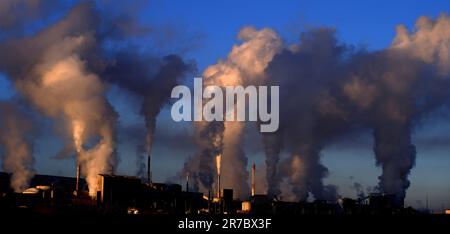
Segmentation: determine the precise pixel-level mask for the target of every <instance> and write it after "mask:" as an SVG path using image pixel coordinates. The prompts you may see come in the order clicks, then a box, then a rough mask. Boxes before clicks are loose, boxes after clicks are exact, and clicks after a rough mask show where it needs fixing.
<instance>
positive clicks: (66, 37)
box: [0, 4, 117, 195]
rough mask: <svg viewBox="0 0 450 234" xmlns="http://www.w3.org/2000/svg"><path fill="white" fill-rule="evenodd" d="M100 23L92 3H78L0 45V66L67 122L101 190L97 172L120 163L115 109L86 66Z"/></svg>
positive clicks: (92, 184) (92, 187) (92, 186)
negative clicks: (41, 27) (35, 31)
mask: <svg viewBox="0 0 450 234" xmlns="http://www.w3.org/2000/svg"><path fill="white" fill-rule="evenodd" d="M96 24H97V18H96V17H95V14H94V13H93V10H92V6H91V5H90V4H80V5H78V6H76V7H75V8H73V9H72V10H71V11H70V13H69V14H68V15H67V16H66V17H64V18H63V19H62V20H60V21H59V22H57V23H56V24H54V25H52V26H50V27H49V28H46V29H44V30H43V31H41V32H39V33H38V34H36V35H35V36H32V37H24V38H21V39H15V40H9V41H6V42H5V43H2V44H1V45H0V48H1V49H0V50H1V51H3V53H2V56H1V57H0V66H1V68H2V70H4V71H6V73H7V75H8V77H10V78H11V79H12V80H13V81H14V83H15V86H16V88H17V90H18V91H19V92H20V93H22V94H23V95H24V96H25V97H26V98H27V99H28V100H29V101H30V102H31V103H32V104H33V105H34V106H35V107H36V108H37V109H38V110H40V111H41V112H43V113H45V114H46V115H48V116H50V117H53V118H55V119H59V120H62V122H64V125H65V126H66V128H67V130H68V132H69V135H70V137H71V138H72V139H73V147H74V149H75V150H76V152H77V155H78V162H79V163H80V164H81V168H82V174H83V175H84V176H86V180H87V182H88V185H89V191H90V193H91V195H94V194H95V193H96V191H97V174H100V173H107V172H111V171H113V170H114V166H115V164H116V158H115V122H116V118H117V114H116V113H115V112H114V110H113V109H112V107H111V105H110V104H109V103H108V101H107V100H106V98H105V85H104V84H103V82H102V81H101V80H100V78H99V77H98V76H97V75H96V74H94V73H93V72H91V71H90V70H89V68H88V66H87V63H88V60H87V58H89V56H90V55H91V54H90V53H91V52H92V51H93V50H94V49H95V47H96V43H97V42H96V38H95V36H96V35H95V27H96ZM31 51H32V53H30V52H31ZM93 141H95V142H93ZM86 144H90V145H92V144H93V146H92V147H90V148H85V145H86Z"/></svg>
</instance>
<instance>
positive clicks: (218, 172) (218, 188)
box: [216, 154, 222, 198]
mask: <svg viewBox="0 0 450 234" xmlns="http://www.w3.org/2000/svg"><path fill="white" fill-rule="evenodd" d="M221 160H222V155H221V154H219V155H217V156H216V167H217V168H216V169H217V197H218V198H220V168H221Z"/></svg>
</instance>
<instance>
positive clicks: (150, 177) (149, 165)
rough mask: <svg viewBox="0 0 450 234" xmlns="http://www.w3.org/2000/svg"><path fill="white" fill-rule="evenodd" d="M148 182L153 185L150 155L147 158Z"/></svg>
mask: <svg viewBox="0 0 450 234" xmlns="http://www.w3.org/2000/svg"><path fill="white" fill-rule="evenodd" d="M147 181H148V183H149V184H152V170H151V155H150V154H148V157H147Z"/></svg>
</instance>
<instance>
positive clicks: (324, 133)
mask: <svg viewBox="0 0 450 234" xmlns="http://www.w3.org/2000/svg"><path fill="white" fill-rule="evenodd" d="M449 23H450V18H449V17H448V16H446V15H442V16H441V17H440V18H439V19H437V20H436V21H433V20H431V19H429V18H426V17H422V18H420V19H419V20H418V22H417V25H416V29H415V32H414V33H413V34H411V35H410V34H408V33H407V31H406V30H405V28H404V27H403V26H399V28H398V32H397V36H396V38H395V39H394V42H393V44H392V46H391V47H390V48H387V49H385V50H382V51H376V52H366V51H355V50H354V49H352V47H349V46H347V45H344V44H339V43H338V42H337V40H336V38H335V36H334V32H333V31H332V30H328V29H315V30H312V31H309V32H306V33H304V34H303V35H302V37H301V41H300V43H299V44H297V45H294V46H291V47H290V49H285V50H284V51H283V52H281V53H279V54H278V55H276V56H275V57H274V59H273V60H272V61H271V63H270V64H269V67H268V69H267V73H268V76H269V77H270V79H269V82H270V84H275V85H280V90H282V92H280V93H281V98H280V99H281V100H280V102H281V106H280V110H281V113H280V116H281V120H280V123H281V124H282V126H281V128H282V129H281V131H280V133H279V134H278V135H283V136H280V138H282V139H283V142H285V143H284V145H286V147H287V148H288V149H289V150H291V151H292V157H291V159H290V165H292V168H291V171H290V172H289V173H288V174H287V175H285V176H288V177H289V180H290V181H291V185H292V190H293V192H294V193H295V194H296V195H297V198H298V199H306V197H307V196H308V193H312V194H313V195H314V197H315V198H319V199H330V198H332V197H333V196H335V192H336V191H335V188H333V187H330V186H324V185H323V183H322V178H324V177H325V176H326V175H327V169H326V168H325V167H324V166H323V165H321V164H320V152H321V150H322V149H323V148H324V147H325V146H326V145H327V144H328V143H329V142H330V141H332V140H333V139H334V138H336V137H343V136H345V134H346V133H348V132H350V131H352V130H355V129H358V128H367V129H372V131H373V134H374V140H375V146H374V152H375V155H376V158H377V165H379V166H381V167H382V169H383V173H382V175H381V176H380V182H379V186H378V189H379V190H381V191H382V192H386V193H391V194H395V195H397V199H398V202H399V205H400V204H401V202H402V201H403V199H404V197H405V193H406V189H407V188H408V187H409V181H408V175H409V173H410V170H411V168H412V167H413V166H414V163H415V156H416V151H415V147H414V145H413V143H412V142H411V134H412V133H413V131H414V126H415V124H417V123H418V122H419V121H420V120H421V119H423V118H424V117H425V116H426V115H427V114H431V112H432V111H433V110H435V109H436V108H439V107H442V106H443V105H445V104H448V103H447V102H448V101H447V100H448V94H449V88H450V83H449V82H450V80H449V77H448V75H449V61H450V59H449V56H450V54H449V50H448V48H449V46H450V33H449V29H450V24H449ZM272 142H273V139H272V141H269V143H270V144H266V154H267V157H268V159H269V158H273V154H274V153H273V152H279V145H280V144H274V143H272ZM275 158H276V157H275ZM268 161H269V162H270V160H268ZM282 177H283V176H272V177H271V178H279V179H280V178H282ZM280 181H281V180H278V181H277V182H273V181H272V182H270V183H272V184H277V183H280ZM274 187H275V188H276V187H277V186H274Z"/></svg>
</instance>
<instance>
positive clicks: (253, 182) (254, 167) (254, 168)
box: [252, 163, 256, 197]
mask: <svg viewBox="0 0 450 234" xmlns="http://www.w3.org/2000/svg"><path fill="white" fill-rule="evenodd" d="M255 174H256V166H255V164H254V163H253V165H252V197H253V196H255Z"/></svg>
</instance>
